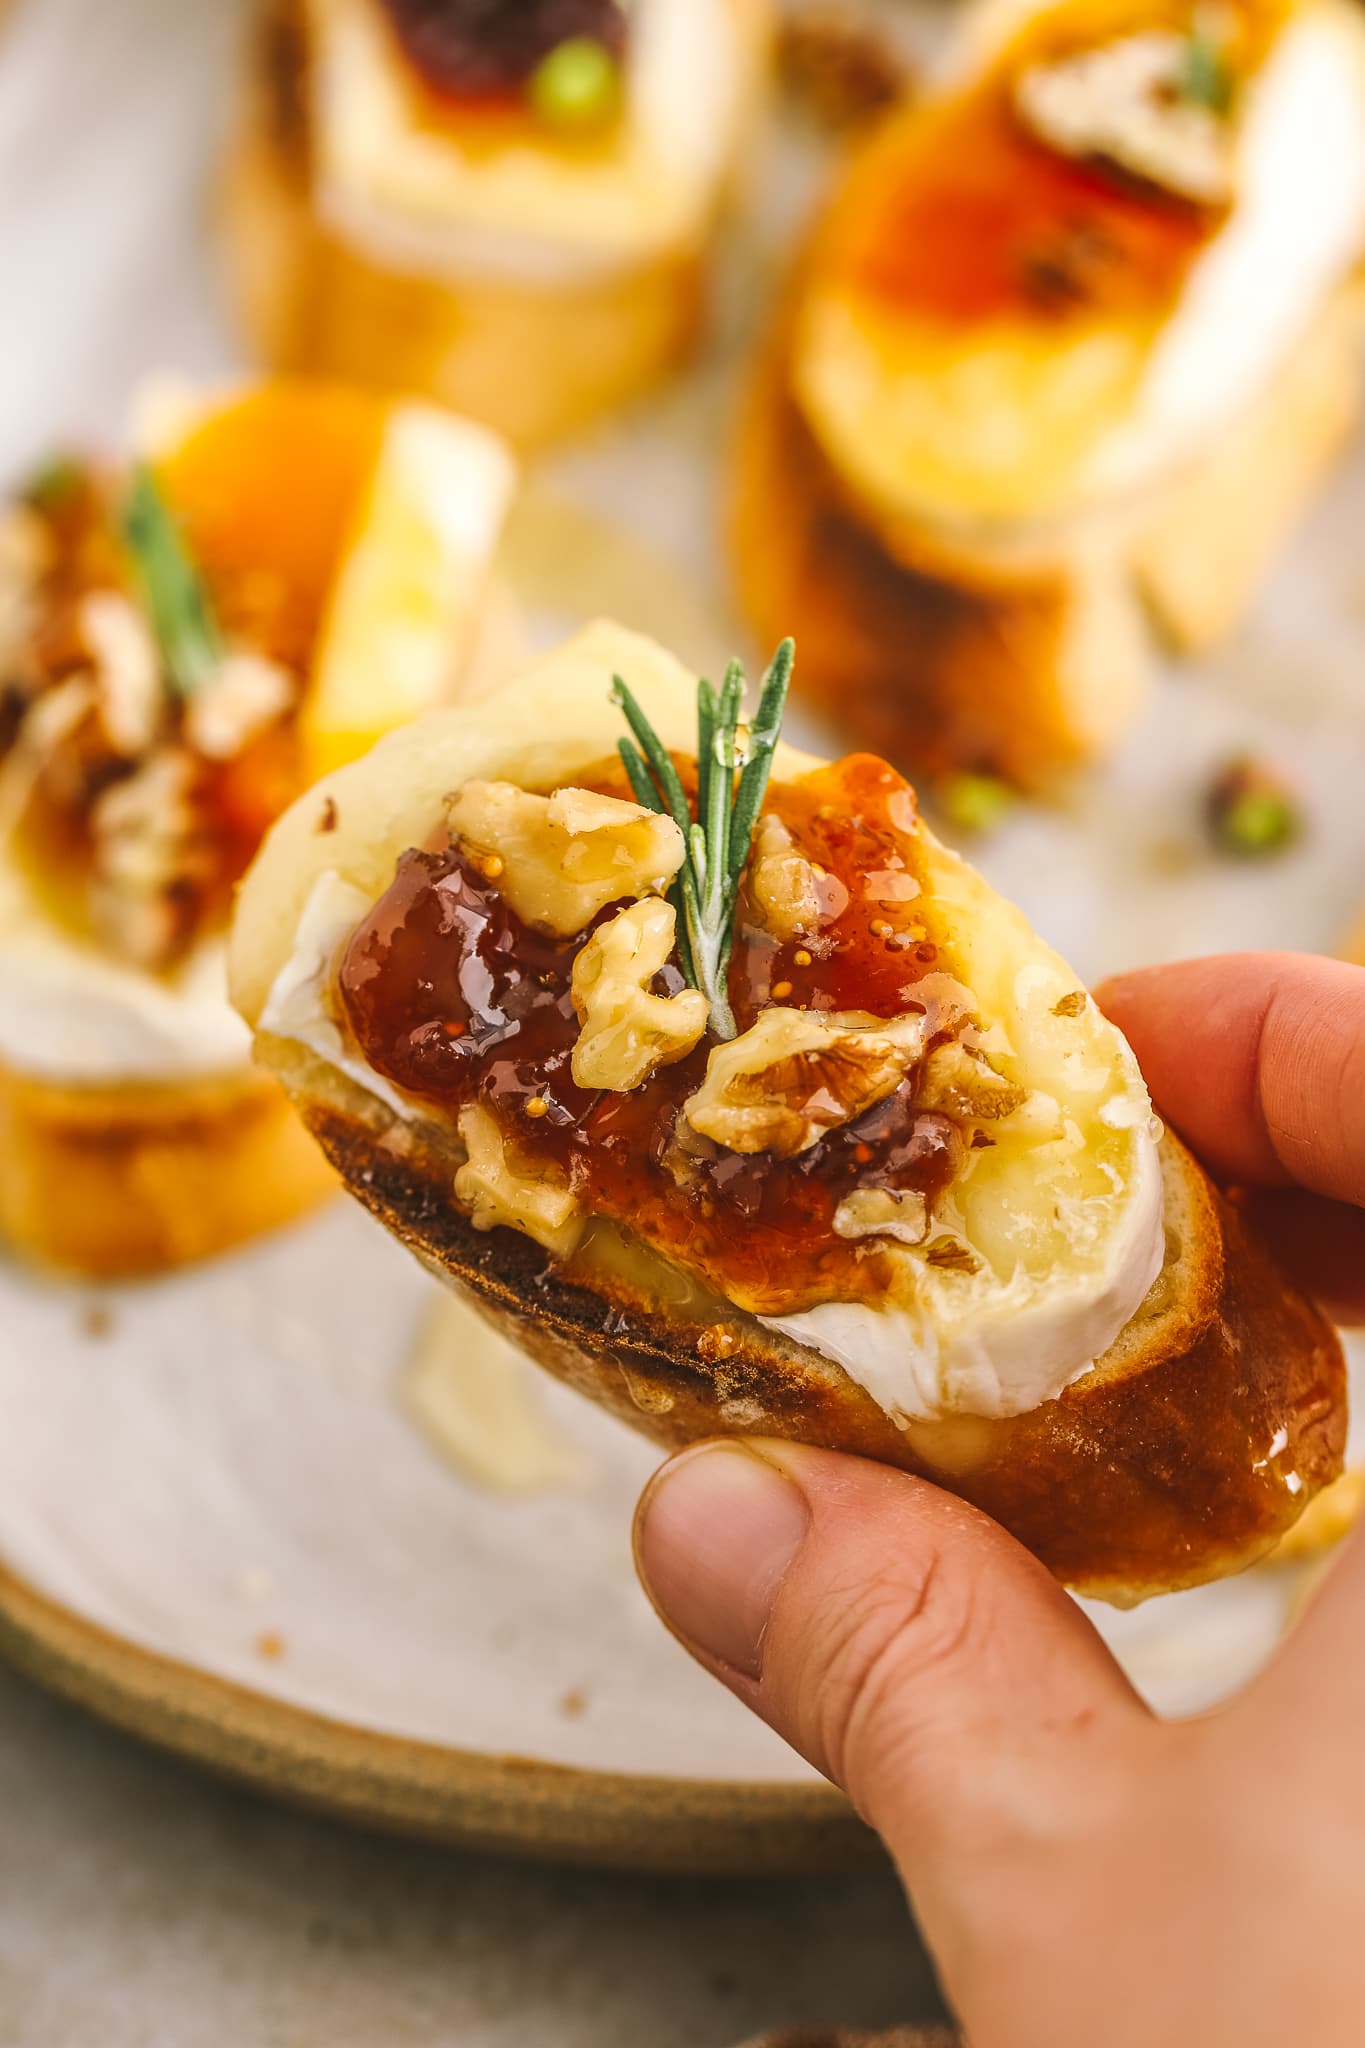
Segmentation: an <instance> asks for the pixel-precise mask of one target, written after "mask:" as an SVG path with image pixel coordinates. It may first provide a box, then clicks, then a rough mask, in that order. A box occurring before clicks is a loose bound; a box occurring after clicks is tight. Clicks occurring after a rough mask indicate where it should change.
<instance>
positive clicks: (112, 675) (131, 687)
mask: <svg viewBox="0 0 1365 2048" xmlns="http://www.w3.org/2000/svg"><path fill="white" fill-rule="evenodd" d="M80 627H81V638H82V640H83V641H84V642H85V645H86V647H87V649H88V650H89V653H90V660H91V665H92V667H93V670H94V676H95V688H96V691H97V692H98V695H99V710H100V722H101V724H102V725H103V727H104V730H105V734H106V736H107V738H108V741H109V744H110V746H111V747H112V748H113V750H114V752H115V753H116V754H121V755H122V756H123V757H124V759H125V760H130V761H135V760H138V759H140V757H141V756H142V755H143V754H146V753H150V751H151V749H152V748H153V747H154V746H155V745H156V742H157V739H158V738H159V736H160V734H161V730H162V727H163V726H164V724H165V721H166V691H165V687H164V685H163V683H162V680H161V656H160V654H159V653H158V652H157V645H156V641H155V640H154V639H153V638H152V631H151V628H150V626H149V625H148V624H147V621H146V619H145V618H144V617H143V616H142V613H141V612H140V611H139V610H138V609H137V606H136V605H134V604H130V603H129V601H128V599H127V598H126V597H124V596H123V595H122V593H121V592H119V591H117V590H92V591H91V592H90V594H89V596H88V597H86V598H85V599H84V600H83V602H82V604H81V611H80Z"/></svg>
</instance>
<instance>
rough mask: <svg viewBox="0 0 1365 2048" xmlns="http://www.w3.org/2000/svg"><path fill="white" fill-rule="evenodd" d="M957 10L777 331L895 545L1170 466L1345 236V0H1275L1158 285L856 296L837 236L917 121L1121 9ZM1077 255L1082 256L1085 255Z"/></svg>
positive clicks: (929, 160) (876, 190)
mask: <svg viewBox="0 0 1365 2048" xmlns="http://www.w3.org/2000/svg"><path fill="white" fill-rule="evenodd" d="M978 14H984V16H985V18H986V24H987V26H986V27H985V28H984V29H983V28H982V27H980V26H976V27H974V26H973V25H972V23H970V22H969V23H967V24H966V25H964V28H963V30H962V36H961V43H960V49H959V53H958V56H957V59H956V61H955V63H954V64H953V65H952V66H951V67H950V68H949V70H948V72H947V74H946V76H945V79H944V81H943V84H942V87H941V90H940V93H939V96H938V97H937V98H932V97H931V98H930V99H929V100H928V101H927V102H926V103H925V104H924V106H923V108H922V110H912V111H910V112H908V113H906V114H904V115H902V116H900V117H899V118H898V120H896V121H895V122H893V123H892V124H891V125H890V126H889V127H888V128H887V130H886V131H885V133H884V135H883V136H882V138H881V139H880V140H879V141H875V142H874V143H873V144H872V146H871V147H870V148H869V150H868V151H867V152H866V153H865V155H864V156H863V158H862V160H861V162H860V163H859V164H858V165H857V166H856V167H855V169H854V171H853V173H852V175H851V177H850V178H849V180H848V181H847V184H846V186H845V189H844V191H843V193H842V194H841V195H840V197H839V198H838V200H837V201H836V203H835V206H834V207H833V209H832V210H831V214H830V216H829V219H828V220H827V222H826V224H825V226H824V228H823V230H822V232H821V234H820V236H819V238H818V241H817V246H816V249H815V251H814V254H813V257H812V260H811V263H810V265H809V269H808V272H807V278H808V282H807V285H806V288H805V291H804V294H803V297H802V301H801V305H800V309H799V312H798V316H797V323H796V333H795V340H794V345H793V355H792V383H793V389H794V391H795V394H796V397H797V401H798V403H799V405H800V407H801V409H802V411H803V413H804V416H805V418H806V420H807V422H808V424H809V426H810V427H811V429H812V431H813V433H814V435H815V437H816V439H817V441H818V443H819V444H820V446H821V447H822V449H823V450H824V452H825V454H826V455H827V456H828V458H829V460H830V462H831V463H832V465H833V467H834V469H835V470H836V471H837V472H838V474H839V475H840V476H841V477H842V478H843V480H844V482H845V484H846V485H847V487H848V489H849V490H850V492H851V493H852V494H853V495H854V497H855V498H856V500H857V503H858V507H859V509H860V510H861V511H862V513H863V514H864V515H865V516H866V517H867V518H868V519H869V520H870V521H871V522H872V523H873V524H874V525H875V526H876V527H877V528H878V530H879V531H880V532H881V533H882V535H883V538H884V539H885V541H886V543H887V545H888V546H889V547H890V548H891V549H892V551H893V553H894V552H897V550H898V548H899V551H900V552H902V553H905V554H906V555H907V558H908V559H909V558H912V557H913V553H914V549H915V539H914V534H913V527H914V523H915V522H920V523H921V525H926V526H932V525H934V524H936V523H937V524H939V525H941V526H942V527H943V528H944V529H945V530H951V531H952V533H953V534H954V535H955V536H956V537H957V538H958V539H959V540H960V541H961V542H963V543H964V544H965V543H966V542H968V541H970V543H971V544H972V545H973V546H976V547H981V548H1000V549H1003V550H1005V551H1009V550H1010V549H1011V548H1017V547H1018V545H1019V543H1020V541H1021V538H1022V537H1023V536H1024V535H1026V534H1027V533H1028V532H1029V531H1030V530H1031V529H1033V528H1035V527H1042V528H1044V529H1046V528H1047V527H1049V526H1055V525H1056V524H1058V523H1059V522H1064V521H1066V520H1069V519H1073V518H1075V517H1077V516H1078V515H1082V514H1084V515H1087V516H1089V517H1091V518H1092V519H1093V518H1094V517H1095V515H1096V514H1098V513H1099V512H1101V511H1104V510H1105V509H1106V508H1112V507H1114V506H1115V505H1116V504H1122V503H1124V502H1126V501H1128V500H1140V499H1141V497H1142V495H1143V494H1144V493H1146V492H1148V491H1150V490H1151V489H1152V488H1153V487H1154V486H1156V485H1158V484H1160V483H1161V482H1163V481H1164V480H1166V479H1169V478H1171V477H1172V476H1175V475H1178V474H1179V473H1180V472H1181V470H1182V469H1183V468H1184V467H1185V466H1187V465H1189V464H1191V463H1195V462H1197V461H1198V460H1199V459H1200V457H1201V456H1203V455H1205V454H1206V453H1207V452H1208V451H1209V450H1210V449H1211V448H1214V447H1216V446H1217V445H1218V443H1219V441H1220V438H1221V437H1222V436H1224V435H1225V434H1227V433H1228V432H1229V431H1232V430H1234V429H1235V425H1236V423H1237V421H1238V420H1239V419H1240V418H1241V417H1242V416H1243V415H1244V414H1246V413H1247V412H1248V410H1249V409H1250V408H1251V407H1253V406H1254V404H1255V403H1256V401H1257V399H1258V398H1259V397H1260V396H1261V395H1262V394H1263V393H1264V392H1265V391H1266V390H1267V388H1268V387H1269V386H1270V385H1271V383H1272V382H1273V380H1274V378H1275V376H1276V374H1277V371H1279V369H1280V368H1281V366H1282V365H1283V364H1284V363H1285V361H1286V360H1287V358H1288V357H1289V356H1290V355H1291V353H1292V352H1293V350H1294V349H1295V347H1296V345H1297V344H1298V342H1299V341H1300V340H1301V338H1302V337H1303V336H1304V335H1305V334H1306V333H1307V332H1308V330H1309V329H1310V327H1311V326H1312V324H1313V322H1314V319H1315V317H1316V316H1317V315H1318V314H1319V313H1320V312H1321V310H1322V308H1323V306H1324V305H1325V304H1326V303H1327V302H1328V301H1329V300H1330V299H1331V297H1332V295H1333V294H1334V293H1335V292H1336V291H1338V290H1339V289H1340V288H1341V287H1342V286H1343V285H1345V284H1346V283H1347V282H1348V280H1349V279H1350V276H1351V273H1352V272H1353V270H1354V269H1355V266H1356V265H1357V263H1358V262H1359V260H1360V257H1361V254H1362V251H1365V22H1362V20H1361V18H1360V16H1359V14H1358V10H1357V9H1356V8H1355V7H1353V6H1351V5H1349V4H1346V0H1294V4H1291V5H1290V6H1289V7H1288V8H1286V9H1285V11H1284V14H1283V17H1282V19H1280V20H1279V21H1277V22H1275V23H1273V24H1272V26H1271V29H1270V39H1269V45H1268V47H1267V48H1266V49H1265V50H1264V51H1263V52H1262V53H1261V54H1260V57H1259V61H1258V63H1257V64H1256V66H1255V67H1254V69H1253V70H1252V71H1251V73H1250V75H1249V76H1247V77H1246V78H1245V80H1244V81H1243V82H1242V84H1241V85H1240V87H1239V93H1238V103H1237V107H1236V115H1235V120H1234V121H1233V123H1232V128H1233V137H1232V144H1233V154H1232V165H1231V185H1232V191H1231V199H1230V203H1228V205H1227V206H1226V209H1225V210H1223V211H1222V212H1221V213H1220V214H1219V215H1218V217H1217V218H1215V219H1214V220H1213V223H1212V225H1211V227H1210V229H1209V231H1208V233H1207V234H1206V235H1204V236H1203V237H1202V238H1201V239H1200V241H1199V244H1198V246H1197V247H1196V248H1195V249H1194V252H1193V255H1192V260H1191V261H1190V262H1189V264H1188V267H1187V268H1186V269H1185V271H1184V274H1183V276H1182V277H1181V278H1180V279H1179V281H1178V282H1177V283H1176V285H1175V288H1174V293H1173V296H1172V297H1171V298H1170V300H1169V302H1168V303H1166V304H1165V305H1164V306H1157V305H1155V304H1154V306H1153V307H1152V308H1151V309H1150V310H1141V309H1133V310H1130V311H1125V310H1124V309H1123V308H1117V309H1115V308H1112V307H1111V308H1107V309H1106V308H1105V307H1104V306H1102V305H1101V306H1099V307H1090V306H1088V305H1086V304H1085V303H1084V297H1085V294H1084V291H1082V292H1081V294H1080V296H1079V299H1078V302H1077V304H1076V305H1075V306H1071V305H1068V304H1065V303H1058V304H1056V305H1048V306H1045V307H1042V308H1041V309H1040V308H1039V307H1036V306H1035V307H1030V306H1029V304H1028V303H1027V301H1026V300H1025V298H1024V296H1023V294H1022V293H1019V294H1017V295H1016V298H1017V303H1015V304H1014V305H1012V306H1009V307H1007V308H1006V307H1001V308H997V310H996V311H995V312H994V313H993V314H991V315H989V316H983V317H980V318H975V319H973V318H970V317H964V318H959V319H954V318H950V317H946V318H943V319H935V318H933V317H929V316H926V315H924V314H922V313H920V312H918V311H916V310H914V309H907V308H904V307H897V306H896V305H895V304H894V303H890V304H886V303H878V302H877V300H876V299H875V298H871V297H869V296H868V294H867V293H866V292H865V291H864V290H862V288H861V287H860V285H859V283H858V280H857V277H856V275H855V274H854V270H853V268H852V267H851V264H850V261H849V258H848V251H849V250H850V248H852V247H855V246H863V247H865V246H866V243H867V239H868V236H869V234H870V233H872V232H874V230H872V229H870V228H869V227H868V225H867V223H868V222H869V221H871V220H875V219H877V218H882V219H883V220H884V218H885V207H884V206H880V205H879V201H880V197H881V195H882V194H884V193H885V192H886V191H888V190H889V189H892V188H894V186H895V184H896V181H897V178H898V176H899V177H900V179H901V182H902V183H904V180H905V178H906V177H915V178H918V177H922V176H923V175H924V173H925V170H926V169H927V170H928V171H929V172H930V173H931V174H932V175H934V176H935V177H936V178H939V179H942V178H943V176H944V173H943V171H942V156H941V154H940V155H939V156H937V157H936V155H935V151H934V148H933V138H934V135H935V132H936V129H937V127H938V126H944V127H945V128H947V129H948V130H951V124H952V121H953V120H954V118H956V109H957V108H958V107H959V106H961V105H964V104H966V103H967V102H969V101H970V100H972V98H973V97H975V98H977V99H981V98H982V97H983V96H986V95H989V94H991V93H992V92H998V91H999V90H1000V79H1001V76H1002V72H1003V73H1004V74H1005V75H1009V74H1011V72H1012V70H1013V69H1014V68H1017V67H1018V65H1019V63H1020V58H1019V55H1018V52H1019V49H1020V48H1021V47H1022V48H1024V49H1027V47H1028V42H1027V38H1028V36H1029V35H1030V33H1031V32H1032V31H1033V30H1035V29H1037V28H1038V26H1039V24H1043V25H1045V26H1047V27H1048V28H1050V27H1051V24H1052V23H1053V22H1058V23H1063V24H1071V23H1074V33H1075V34H1076V35H1078V36H1081V37H1084V36H1085V35H1086V33H1087V29H1089V30H1090V32H1091V33H1092V34H1093V35H1094V36H1095V37H1096V38H1097V39H1098V42H1099V47H1101V48H1104V47H1105V42H1104V38H1105V36H1106V34H1108V35H1109V36H1110V37H1113V36H1114V35H1115V34H1116V33H1119V32H1122V33H1127V34H1129V35H1132V36H1136V34H1137V32H1138V31H1139V30H1140V28H1141V26H1142V23H1141V22H1140V21H1137V20H1129V21H1127V22H1125V23H1123V24H1122V26H1121V31H1120V29H1119V26H1118V25H1116V24H1115V22H1114V21H1113V20H1112V19H1110V17H1108V16H1106V15H1105V13H1104V11H1103V10H1102V9H1098V8H1096V7H1094V6H1091V5H1090V4H1088V0H1085V4H1081V5H1072V6H1069V7H1064V8H1062V9H1056V8H1041V9H1040V8H1037V7H1029V8H1027V9H1023V8H1019V7H1011V8H1009V9H1002V8H1001V7H1000V6H999V5H988V6H987V7H986V8H985V9H979V10H978ZM1249 18H1250V17H1249ZM1021 39H1022V40H1021ZM1110 47H1112V45H1110ZM1025 76H1027V73H1025ZM999 118H1000V119H1003V120H1007V119H1009V118H1010V117H1009V116H1008V115H1003V114H1002V115H1001V116H1000V117H999ZM948 153H949V154H951V152H948ZM971 155H972V153H971V152H965V156H966V158H967V159H968V161H967V162H966V166H965V171H964V175H965V176H967V177H970V176H972V175H973V167H972V164H971V162H970V157H971ZM912 160H913V161H914V162H915V163H916V164H917V165H919V166H920V168H918V169H917V170H915V171H913V172H911V171H909V170H908V169H907V168H905V166H907V165H908V164H909V163H910V162H911V161H912ZM950 175H955V174H950ZM1149 203H1150V205H1151V207H1152V209H1153V213H1154V217H1155V215H1156V214H1157V213H1159V211H1160V209H1161V207H1162V206H1165V207H1167V208H1169V207H1170V206H1171V205H1172V204H1173V203H1175V202H1173V201H1172V199H1171V197H1170V195H1164V196H1163V195H1161V194H1160V193H1159V192H1155V191H1154V192H1153V193H1152V195H1151V198H1150V202H1149ZM1038 225H1039V228H1040V230H1041V229H1042V228H1043V227H1045V226H1046V225H1047V223H1046V221H1044V220H1041V219H1040V222H1039V223H1038ZM1052 228H1053V231H1054V232H1055V233H1056V234H1058V235H1061V234H1062V233H1063V232H1064V230H1065V228H1066V223H1065V222H1064V221H1060V220H1059V221H1055V222H1053V223H1052ZM888 231H889V230H888ZM1043 241H1044V242H1045V241H1046V237H1043ZM1085 260H1087V261H1090V260H1094V261H1095V262H1096V263H1097V264H1100V266H1101V271H1102V267H1103V261H1104V258H1103V256H1102V254H1098V253H1097V254H1093V256H1087V257H1086V259H1085ZM922 545H923V543H922V541H921V547H922Z"/></svg>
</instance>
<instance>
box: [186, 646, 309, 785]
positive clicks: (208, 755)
mask: <svg viewBox="0 0 1365 2048" xmlns="http://www.w3.org/2000/svg"><path fill="white" fill-rule="evenodd" d="M293 701H294V680H293V677H292V676H291V675H290V674H289V673H288V671H287V670H286V669H282V668H281V667H280V666H279V665H278V663H276V662H273V661H267V660H266V659H265V657H264V655H260V654H249V653H243V654H228V655H225V656H224V657H223V659H222V661H220V662H219V664H218V666H217V668H216V669H215V670H214V672H213V674H212V675H211V676H210V677H209V679H208V681H207V682H205V683H201V685H200V686H199V688H198V689H197V690H196V691H195V693H194V695H193V696H192V697H191V698H190V700H189V702H188V704H187V705H186V707H185V738H186V739H187V740H188V741H189V743H190V745H191V746H192V747H193V748H194V750H195V752H196V753H199V754H202V755H203V756H204V758H205V760H206V761H230V760H232V759H233V758H234V756H236V755H237V754H240V753H242V752H244V751H245V749H246V748H247V747H249V746H250V744H251V742H252V741H253V740H254V739H257V738H259V736H260V734H261V733H263V732H264V731H265V729H266V727H267V726H269V725H273V724H274V723H275V721H276V719H278V718H283V716H284V714H285V712H286V711H288V709H289V707H290V705H291V704H292V703H293Z"/></svg>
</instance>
